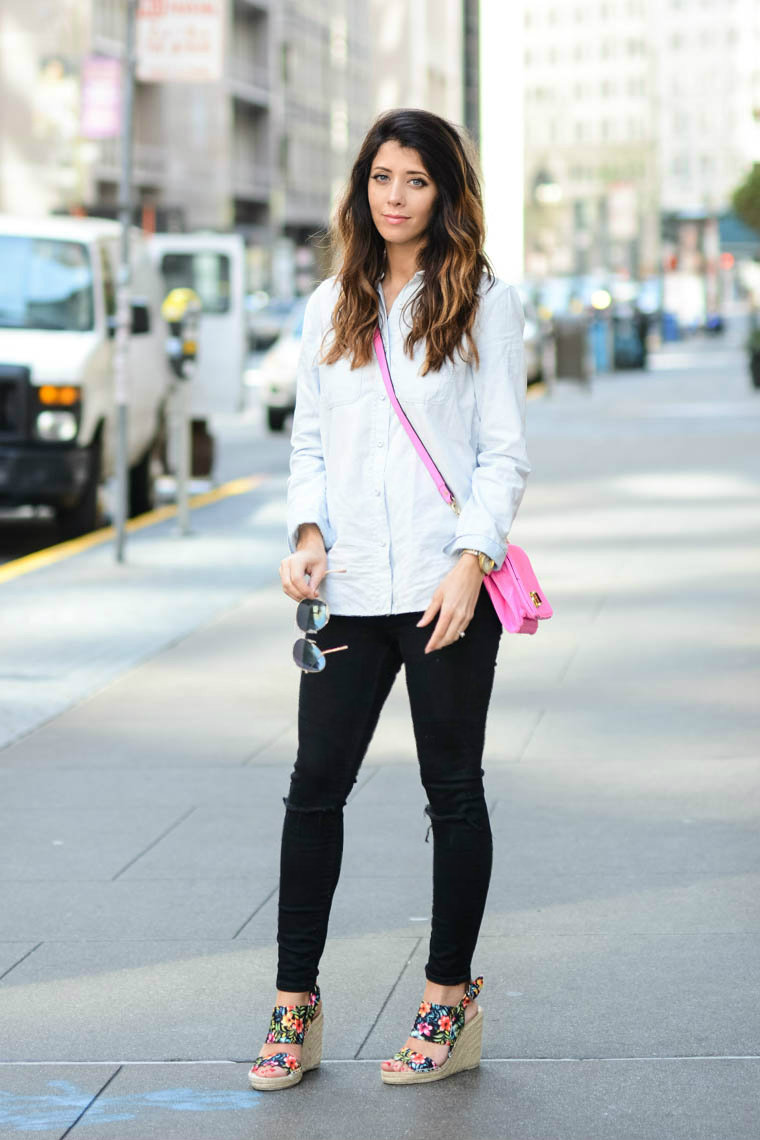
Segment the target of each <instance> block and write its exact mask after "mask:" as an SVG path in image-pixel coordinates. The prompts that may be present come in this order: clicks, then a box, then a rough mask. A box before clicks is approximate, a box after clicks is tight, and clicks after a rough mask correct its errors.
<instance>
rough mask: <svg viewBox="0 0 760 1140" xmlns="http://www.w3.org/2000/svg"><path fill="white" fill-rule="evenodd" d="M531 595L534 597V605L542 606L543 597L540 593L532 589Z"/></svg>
mask: <svg viewBox="0 0 760 1140" xmlns="http://www.w3.org/2000/svg"><path fill="white" fill-rule="evenodd" d="M530 596H531V598H532V599H533V605H534V606H540V605H541V598H540V597H539V595H538V594H537V593H536V591H535V590H531V592H530Z"/></svg>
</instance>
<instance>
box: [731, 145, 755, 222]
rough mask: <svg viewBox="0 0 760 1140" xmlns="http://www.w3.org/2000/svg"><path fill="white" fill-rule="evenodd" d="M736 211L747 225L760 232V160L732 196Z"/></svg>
mask: <svg viewBox="0 0 760 1140" xmlns="http://www.w3.org/2000/svg"><path fill="white" fill-rule="evenodd" d="M731 204H732V206H733V208H734V213H735V214H736V216H737V217H738V218H740V219H741V221H743V222H744V224H745V225H747V226H749V227H750V228H751V229H753V230H757V231H758V232H759V233H760V162H756V163H755V164H754V166H753V167H752V169H751V170H750V172H749V174H748V175H747V177H746V178H745V179H744V181H743V182H741V183H740V184H739V185H738V186H737V187H736V189H735V190H734V193H733V196H732V198H731Z"/></svg>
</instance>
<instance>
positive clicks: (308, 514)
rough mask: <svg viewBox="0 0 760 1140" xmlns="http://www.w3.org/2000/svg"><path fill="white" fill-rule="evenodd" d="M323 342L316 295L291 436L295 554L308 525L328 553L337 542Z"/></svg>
mask: <svg viewBox="0 0 760 1140" xmlns="http://www.w3.org/2000/svg"><path fill="white" fill-rule="evenodd" d="M321 341H322V330H321V323H320V315H319V297H318V296H317V295H316V294H312V296H311V297H310V299H309V302H308V304H307V306H306V312H305V314H304V324H303V336H302V340H301V352H300V355H299V359H298V373H297V377H296V407H295V412H294V415H293V430H292V432H291V436H290V446H291V453H290V476H289V478H288V494H287V528H288V547H289V549H290V551H291V553H293V552H294V551H295V549H296V540H297V537H298V528H299V527H300V526H302V525H304V524H305V523H316V525H317V526H318V527H319V529H320V530H321V532H322V537H323V539H324V543H325V549H326V550H329V549H330V547H331V546H332V545H333V544H334V542H335V534H334V531H333V528H332V526H331V524H330V518H329V515H328V511H327V473H326V470H325V456H324V446H323V442H322V431H321V426H320V416H319V368H318V366H317V363H316V360H317V355H318V352H319V350H320V347H321Z"/></svg>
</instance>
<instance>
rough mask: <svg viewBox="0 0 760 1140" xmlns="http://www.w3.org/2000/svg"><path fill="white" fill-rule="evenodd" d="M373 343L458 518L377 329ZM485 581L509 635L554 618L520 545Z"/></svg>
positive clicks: (417, 444) (418, 446)
mask: <svg viewBox="0 0 760 1140" xmlns="http://www.w3.org/2000/svg"><path fill="white" fill-rule="evenodd" d="M373 342H374V346H375V355H376V356H377V362H378V364H379V365H380V372H381V373H382V377H383V383H384V384H385V390H386V392H387V393H388V399H389V400H390V402H391V404H392V406H393V410H394V411H395V413H396V415H397V416H398V418H399V419H400V420H401V424H402V426H403V428H404V430H405V432H406V434H407V435H408V436H409V438H410V440H411V441H412V444H413V445H414V449H415V451H416V452H417V454H418V455H419V457H420V459H421V460H422V462H423V463H424V464H425V467H426V468H427V470H428V473H429V475H430V477H431V479H432V480H433V482H434V483H435V485H436V487H437V488H438V493H439V495H440V496H441V498H442V499H443V501H444V503H446V504H447V506H449V507H451V509H452V510H453V511H454V513H455V514H457V515H458V514H459V506H458V504H457V501H456V499H455V498H454V495H453V494H452V492H451V490H450V489H449V487H448V485H447V483H446V480H445V479H444V478H443V475H441V473H440V471H439V470H438V468H437V467H436V465H435V463H434V462H433V460H432V459H431V457H430V454H429V452H428V451H427V449H426V447H425V445H424V443H423V442H422V440H421V439H420V437H419V436H418V435H417V432H416V431H415V430H414V428H413V427H412V425H411V424H410V423H409V420H408V419H407V416H406V412H405V411H404V409H403V408H402V407H401V404H400V403H399V402H398V396H397V395H396V390H395V388H394V387H393V381H392V380H391V374H390V371H389V369H388V361H387V359H386V356H385V345H384V344H383V338H382V335H381V333H380V330H379V329H376V330H375V335H374V338H373ZM483 581H484V583H485V587H486V590H488V593H489V596H490V598H491V601H492V602H493V605H494V609H495V610H496V613H497V614H498V616H499V620H500V621H501V624H502V625H503V626H504V628H505V629H506V631H507V632H508V633H535V632H536V630H537V629H538V623H539V621H541V620H543V619H544V618H550V617H551V616H552V613H553V610H552V607H551V606H550V604H549V602H548V600H547V597H546V594H545V593H544V591H543V590H542V589H541V586H540V585H539V583H538V578H537V577H536V574H535V571H534V569H533V567H532V566H531V564H530V559H529V558H528V555H527V554H526V553H525V551H524V550H523V549H522V548H521V547H520V546H514V545H513V544H512V543H510V545H509V546H508V548H507V553H506V556H505V558H504V562H503V563H502V565H501V567H500V569H498V570H492V571H491V573H490V574H486V576H485V578H484V579H483Z"/></svg>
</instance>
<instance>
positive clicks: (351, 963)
mask: <svg viewBox="0 0 760 1140" xmlns="http://www.w3.org/2000/svg"><path fill="white" fill-rule="evenodd" d="M417 943H418V939H417V938H416V937H415V936H414V935H411V936H398V937H396V936H394V935H393V933H392V932H390V933H388V934H386V935H384V936H383V937H382V938H378V937H373V936H370V935H367V936H364V937H362V936H358V937H350V938H341V937H336V938H333V939H330V941H329V944H328V948H327V950H326V951H325V956H324V958H323V963H322V967H321V970H320V983H321V987H322V990H323V993H324V1000H325V1010H326V1013H329V1018H328V1020H327V1022H326V1027H325V1055H326V1056H330V1057H339V1058H346V1057H348V1058H350V1057H353V1056H354V1055H355V1054H356V1053H357V1052H358V1051H359V1049H360V1048H361V1046H362V1043H363V1042H364V1040H365V1039H366V1037H367V1036H368V1035H369V1033H370V1031H371V1029H372V1025H373V1023H374V1020H375V1017H376V1016H377V1012H378V1010H379V1009H381V1008H382V1006H383V1004H384V1002H385V1001H386V999H387V998H388V995H389V993H390V992H391V990H392V989H393V986H394V985H395V983H396V980H397V978H398V976H399V974H400V973H401V972H402V970H403V969H404V967H405V965H406V963H407V961H408V960H409V957H410V956H411V954H412V953H413V951H414V949H415V947H416V945H417ZM36 954H39V955H40V957H39V958H37V960H36V961H35V960H34V959H35V955H36ZM275 962H276V949H275V947H274V946H273V944H272V939H271V932H270V936H269V938H268V939H267V942H266V943H265V944H260V945H256V944H254V943H253V942H252V941H247V942H244V941H243V940H235V941H230V940H218V941H201V940H196V941H181V940H179V939H174V940H171V941H169V940H167V941H164V942H151V941H142V942H140V941H128V940H121V941H118V942H117V941H108V942H105V941H104V942H46V943H45V944H44V945H43V946H41V947H40V949H39V950H37V951H35V954H33V955H31V957H29V958H28V959H26V960H25V961H24V962H22V963H20V965H18V966H17V967H16V968H15V970H13V971H12V973H11V974H9V975H8V977H7V979H6V984H5V985H4V987H3V990H2V994H1V995H0V1056H2V1058H3V1060H5V1061H24V1060H33V1061H44V1060H49V1061H56V1060H61V1059H63V1058H65V1059H67V1060H72V1061H74V1060H75V1061H98V1060H103V1059H114V1060H203V1059H211V1060H225V1059H232V1060H246V1059H249V1063H250V1060H253V1058H254V1057H255V1056H256V1055H257V1053H258V1050H259V1046H260V1045H261V1043H262V1042H263V1040H264V1037H265V1035H266V1031H267V1027H268V1025H269V1017H270V1014H271V1012H272V1004H273V1000H274V975H275ZM358 994H361V998H360V999H358ZM157 1011H160V1015H159V1014H157Z"/></svg>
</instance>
